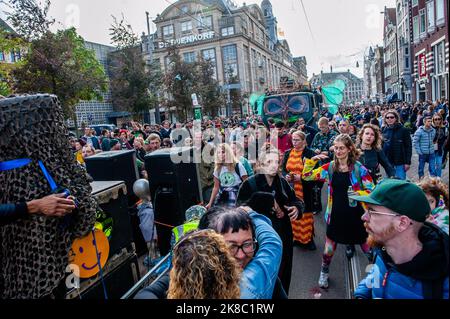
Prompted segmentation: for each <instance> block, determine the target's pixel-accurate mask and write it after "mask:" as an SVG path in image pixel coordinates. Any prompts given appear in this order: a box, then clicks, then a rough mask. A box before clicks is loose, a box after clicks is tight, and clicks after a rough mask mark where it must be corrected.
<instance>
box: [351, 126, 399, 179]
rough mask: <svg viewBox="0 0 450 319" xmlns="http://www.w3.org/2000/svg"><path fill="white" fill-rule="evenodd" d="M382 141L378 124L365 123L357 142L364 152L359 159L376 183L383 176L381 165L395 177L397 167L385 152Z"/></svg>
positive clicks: (389, 175) (387, 172) (391, 176)
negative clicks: (395, 167)
mask: <svg viewBox="0 0 450 319" xmlns="http://www.w3.org/2000/svg"><path fill="white" fill-rule="evenodd" d="M382 142H383V141H382V135H381V131H380V129H379V128H378V126H375V125H372V124H365V125H364V126H363V127H362V129H361V130H360V131H359V133H358V138H357V143H356V144H357V148H358V149H360V150H361V152H362V155H361V157H360V158H359V161H360V162H361V164H363V165H364V167H366V168H367V169H368V170H369V173H370V176H371V177H372V179H373V182H374V183H375V184H377V183H378V182H379V180H380V178H381V177H382V176H381V171H380V166H382V167H383V168H384V170H385V171H386V175H387V177H388V178H394V177H395V169H394V167H393V166H392V165H391V163H390V162H389V160H388V159H387V157H386V154H384V151H383V149H382V147H381V144H382Z"/></svg>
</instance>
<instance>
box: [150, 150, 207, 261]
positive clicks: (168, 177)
mask: <svg viewBox="0 0 450 319" xmlns="http://www.w3.org/2000/svg"><path fill="white" fill-rule="evenodd" d="M192 153H193V149H192V148H172V149H164V150H160V151H156V152H153V153H151V154H149V155H147V156H146V157H145V168H146V170H147V173H148V176H149V183H150V193H151V196H152V201H153V208H154V211H155V220H156V221H157V222H160V223H163V224H166V225H167V226H162V225H159V224H156V225H157V232H158V244H159V247H160V252H161V255H166V254H167V253H168V252H169V250H170V235H171V226H174V227H176V226H179V225H181V224H183V223H184V222H185V216H184V215H185V212H186V210H187V209H188V208H189V207H191V206H193V205H198V204H199V203H201V202H202V192H201V186H200V177H199V168H198V165H197V164H195V163H193V161H192V160H191V159H192V156H191V155H192Z"/></svg>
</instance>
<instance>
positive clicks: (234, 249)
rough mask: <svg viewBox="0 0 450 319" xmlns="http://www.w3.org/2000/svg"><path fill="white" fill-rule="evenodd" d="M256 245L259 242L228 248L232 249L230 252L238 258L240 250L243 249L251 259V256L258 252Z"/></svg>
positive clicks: (231, 245)
mask: <svg viewBox="0 0 450 319" xmlns="http://www.w3.org/2000/svg"><path fill="white" fill-rule="evenodd" d="M256 244H257V241H256V240H254V241H248V242H245V243H243V244H242V245H236V244H231V243H229V244H228V248H229V249H230V252H231V253H232V254H233V256H236V255H237V254H238V252H239V249H242V252H243V253H244V254H245V255H246V256H247V257H250V256H249V254H252V253H254V252H255V250H256Z"/></svg>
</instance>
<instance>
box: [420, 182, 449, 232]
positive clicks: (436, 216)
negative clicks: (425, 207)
mask: <svg viewBox="0 0 450 319" xmlns="http://www.w3.org/2000/svg"><path fill="white" fill-rule="evenodd" d="M419 186H420V188H422V190H423V192H424V193H425V196H426V197H427V199H428V203H430V208H431V215H430V216H429V217H428V219H427V221H428V222H430V223H433V224H435V225H437V226H439V228H441V229H442V230H443V231H445V232H446V233H447V235H448V185H445V184H444V183H443V182H442V180H441V179H440V178H431V177H430V178H427V179H425V180H423V181H422V182H421V183H419Z"/></svg>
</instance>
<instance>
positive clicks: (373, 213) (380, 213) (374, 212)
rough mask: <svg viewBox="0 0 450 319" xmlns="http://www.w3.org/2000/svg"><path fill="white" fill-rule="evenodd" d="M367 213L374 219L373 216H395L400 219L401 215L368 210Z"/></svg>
mask: <svg viewBox="0 0 450 319" xmlns="http://www.w3.org/2000/svg"><path fill="white" fill-rule="evenodd" d="M366 213H367V214H368V215H369V217H372V215H385V216H393V217H400V216H401V215H399V214H393V213H384V212H377V211H375V210H373V209H370V208H369V209H368V210H366Z"/></svg>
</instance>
